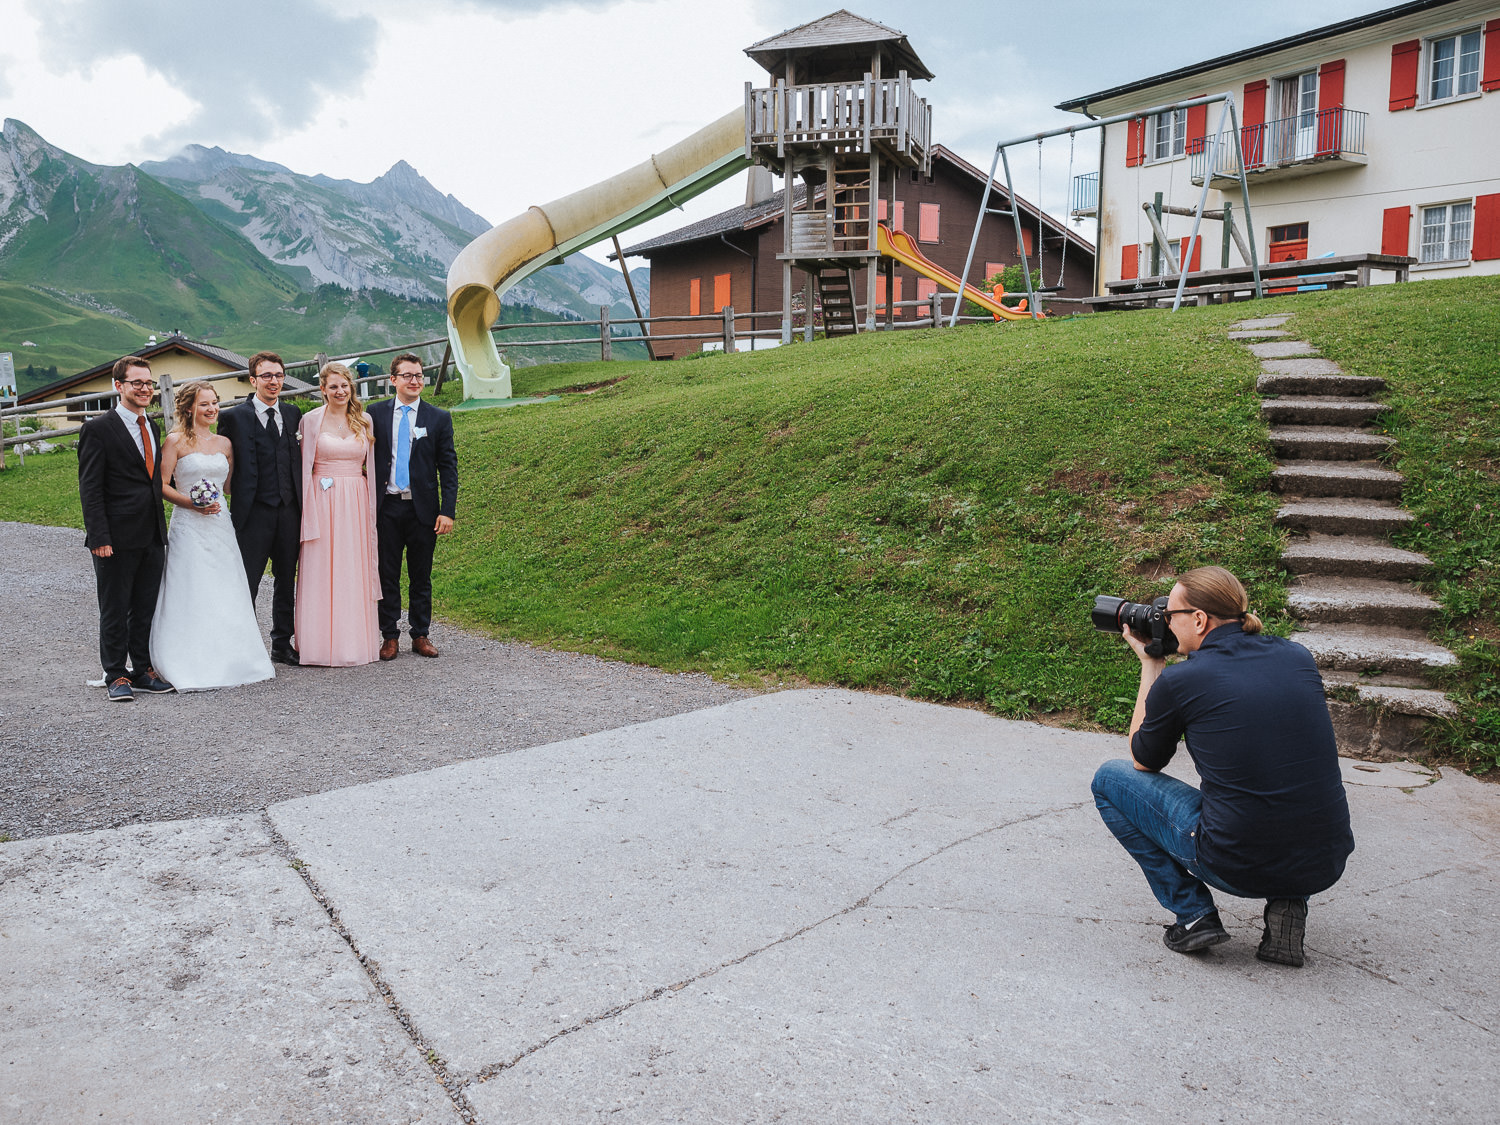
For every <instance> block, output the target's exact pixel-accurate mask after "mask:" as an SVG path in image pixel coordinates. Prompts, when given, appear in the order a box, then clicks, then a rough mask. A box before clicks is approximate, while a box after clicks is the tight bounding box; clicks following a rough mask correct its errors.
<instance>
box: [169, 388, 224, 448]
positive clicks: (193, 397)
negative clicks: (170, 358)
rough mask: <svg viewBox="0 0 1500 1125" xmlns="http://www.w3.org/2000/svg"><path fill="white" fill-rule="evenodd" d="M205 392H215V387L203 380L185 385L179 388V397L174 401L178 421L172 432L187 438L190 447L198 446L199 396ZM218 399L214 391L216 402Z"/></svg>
mask: <svg viewBox="0 0 1500 1125" xmlns="http://www.w3.org/2000/svg"><path fill="white" fill-rule="evenodd" d="M203 391H214V388H213V385H212V384H211V383H205V382H202V381H201V380H195V381H192V382H188V383H184V384H182V386H180V387H178V388H177V396H176V397H175V398H174V399H173V400H172V401H173V402H174V404H175V409H176V413H177V420H176V421H175V422H173V423H172V431H173V432H174V433H179V434H181V435H182V436H183V437H185V438H187V441H188V444H189V445H197V444H198V430H197V423H198V420H197V418H196V416H195V415H196V413H197V407H198V395H199V394H200V393H201V392H203ZM218 398H219V392H218V391H214V400H215V401H218Z"/></svg>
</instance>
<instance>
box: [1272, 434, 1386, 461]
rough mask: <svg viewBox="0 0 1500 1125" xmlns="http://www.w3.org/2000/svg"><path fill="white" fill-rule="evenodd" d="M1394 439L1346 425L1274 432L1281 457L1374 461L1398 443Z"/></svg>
mask: <svg viewBox="0 0 1500 1125" xmlns="http://www.w3.org/2000/svg"><path fill="white" fill-rule="evenodd" d="M1395 444H1396V441H1395V439H1394V438H1389V437H1386V436H1385V435H1384V434H1373V433H1371V432H1370V431H1369V430H1351V429H1349V428H1348V427H1346V426H1282V427H1279V428H1277V429H1274V430H1272V431H1271V445H1272V447H1273V448H1275V450H1276V454H1277V456H1279V457H1295V458H1300V459H1302V460H1314V461H1373V460H1375V459H1377V458H1378V457H1380V455H1381V454H1382V453H1384V452H1385V451H1386V450H1388V449H1390V447H1391V446H1393V445H1395Z"/></svg>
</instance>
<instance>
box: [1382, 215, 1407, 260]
mask: <svg viewBox="0 0 1500 1125" xmlns="http://www.w3.org/2000/svg"><path fill="white" fill-rule="evenodd" d="M1410 249H1411V208H1410V207H1387V208H1386V209H1385V213H1384V217H1383V218H1382V220H1381V223H1380V252H1381V253H1382V254H1401V255H1403V256H1404V255H1405V254H1406V252H1407V251H1408V250H1410Z"/></svg>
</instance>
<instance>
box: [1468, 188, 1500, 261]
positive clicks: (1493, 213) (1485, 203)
mask: <svg viewBox="0 0 1500 1125" xmlns="http://www.w3.org/2000/svg"><path fill="white" fill-rule="evenodd" d="M1469 257H1470V258H1472V259H1473V260H1474V261H1476V262H1488V261H1492V260H1494V259H1495V258H1500V195H1481V196H1478V197H1477V198H1476V199H1475V200H1474V244H1473V247H1472V249H1471V250H1470V251H1469Z"/></svg>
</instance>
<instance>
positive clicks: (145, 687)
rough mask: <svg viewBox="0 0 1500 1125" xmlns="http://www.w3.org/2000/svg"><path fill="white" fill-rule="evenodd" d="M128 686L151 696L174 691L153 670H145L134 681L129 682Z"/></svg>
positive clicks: (174, 689)
mask: <svg viewBox="0 0 1500 1125" xmlns="http://www.w3.org/2000/svg"><path fill="white" fill-rule="evenodd" d="M130 686H131V687H133V688H135V690H136V691H144V692H149V693H150V694H152V695H164V694H165V693H167V692H169V691H176V690H177V689H176V688H174V687H173V686H172V685H171V684H169V683H167V681H166V680H164V679H162V678H161V676H160V675H159V674H158V673H157V671H156V669H155V668H147V669H146V670H145V671H144V672H142V673H141V674H140V675H139V676H137V677H136V678H135V679H133V680H131V681H130Z"/></svg>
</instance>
